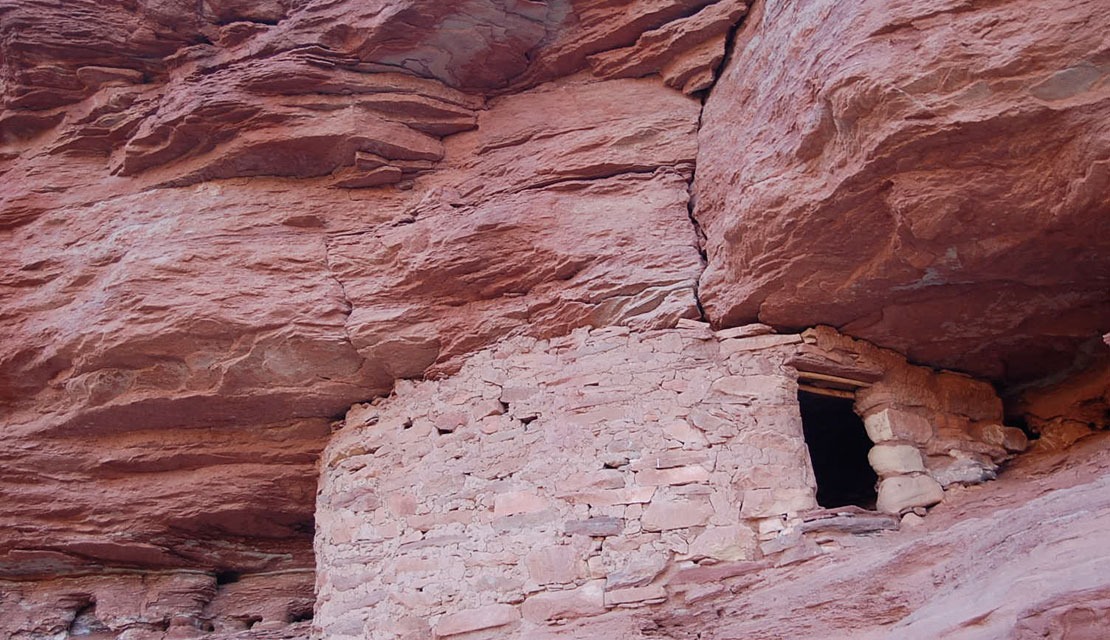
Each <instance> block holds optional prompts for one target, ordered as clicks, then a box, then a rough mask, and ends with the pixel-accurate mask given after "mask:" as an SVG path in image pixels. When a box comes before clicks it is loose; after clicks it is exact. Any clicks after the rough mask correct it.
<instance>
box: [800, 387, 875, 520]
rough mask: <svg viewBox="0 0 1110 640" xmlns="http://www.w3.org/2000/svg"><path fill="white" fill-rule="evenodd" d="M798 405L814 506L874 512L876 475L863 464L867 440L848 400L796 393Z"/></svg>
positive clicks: (869, 442) (866, 462) (864, 431)
mask: <svg viewBox="0 0 1110 640" xmlns="http://www.w3.org/2000/svg"><path fill="white" fill-rule="evenodd" d="M798 404H799V405H800V406H801V409H802V431H803V433H804V434H805V438H806V446H808V447H809V458H810V460H812V461H813V475H814V476H816V478H817V504H819V505H821V506H822V507H825V508H826V509H831V508H834V507H843V506H847V505H856V506H859V507H863V508H864V509H874V508H875V498H876V494H875V483H876V482H877V481H878V476H876V475H875V470H874V469H872V468H871V463H870V462H868V461H867V452H868V451H870V450H871V439H870V438H868V437H867V431H866V430H865V429H864V428H863V420H861V419H860V417H859V416H857V415H856V412H855V411H853V410H852V400H851V399H850V398H838V397H833V396H827V395H823V394H817V393H810V392H808V391H799V392H798Z"/></svg>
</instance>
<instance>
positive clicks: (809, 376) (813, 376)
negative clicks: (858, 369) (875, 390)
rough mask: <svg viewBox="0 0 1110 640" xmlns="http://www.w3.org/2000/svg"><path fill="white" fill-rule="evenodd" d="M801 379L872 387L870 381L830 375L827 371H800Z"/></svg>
mask: <svg viewBox="0 0 1110 640" xmlns="http://www.w3.org/2000/svg"><path fill="white" fill-rule="evenodd" d="M798 379H799V380H821V381H824V382H835V383H837V384H844V385H849V386H852V387H870V386H871V383H870V382H862V381H860V380H852V379H851V378H842V377H840V376H830V375H829V374H827V373H814V372H812V371H799V372H798Z"/></svg>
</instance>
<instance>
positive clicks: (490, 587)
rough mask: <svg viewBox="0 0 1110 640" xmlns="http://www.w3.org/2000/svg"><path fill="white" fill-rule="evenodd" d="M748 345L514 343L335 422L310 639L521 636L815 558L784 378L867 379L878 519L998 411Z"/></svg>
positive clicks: (935, 486)
mask: <svg viewBox="0 0 1110 640" xmlns="http://www.w3.org/2000/svg"><path fill="white" fill-rule="evenodd" d="M753 333H763V330H761V329H759V328H756V329H754V330H750V331H745V330H728V331H723V332H719V333H717V334H714V333H713V332H711V331H709V329H708V327H707V326H701V325H699V324H698V323H693V322H689V321H685V322H683V323H682V324H681V326H680V328H678V329H675V330H665V331H652V332H642V333H640V332H630V331H629V330H627V329H623V328H606V329H597V330H592V331H591V330H579V331H576V332H574V333H573V334H571V335H569V336H566V337H563V338H558V339H552V340H542V341H536V340H532V339H523V338H516V339H511V340H508V341H505V342H502V343H501V344H500V345H498V346H497V347H495V348H492V349H490V350H486V351H482V352H480V353H478V354H476V355H475V356H473V357H472V358H470V359H469V360H468V362H467V363H466V364H465V365H464V366H463V367H462V369H461V370H460V371H459V373H458V374H456V375H454V376H451V377H449V378H446V379H442V380H430V381H423V382H415V383H414V382H409V381H400V382H399V383H398V385H397V387H396V390H395V392H394V394H393V395H392V396H390V397H389V398H386V399H383V400H380V401H377V402H375V403H371V404H363V405H356V406H354V407H352V409H351V411H350V412H349V413H348V414H347V418H346V423H345V426H344V427H343V428H342V429H341V430H340V431H339V432H338V433H336V434H335V435H334V437H333V439H332V441H331V443H330V445H329V446H328V448H327V449H326V451H325V453H324V456H323V458H322V460H321V484H320V490H319V496H318V501H317V514H316V517H317V535H316V554H317V568H318V570H317V597H318V600H317V612H316V625H317V629H318V631H319V632H320V633H321V634H322V636H323V637H327V638H334V639H336V640H342V639H344V638H373V639H379V638H380V639H386V638H427V637H455V636H459V637H466V638H478V637H491V638H493V637H497V638H514V637H529V634H530V633H536V632H537V630H538V629H539V628H544V627H547V626H548V625H552V624H559V623H560V621H564V620H568V619H574V618H582V617H589V616H596V615H602V614H605V613H606V612H607V611H610V610H613V609H626V608H635V607H650V606H675V605H676V603H677V604H680V603H682V602H685V601H689V600H692V599H697V598H702V597H705V596H706V594H707V593H710V592H712V591H713V589H714V588H716V587H715V586H714V583H715V581H716V580H717V579H718V578H720V577H722V576H729V575H736V574H738V573H743V572H747V571H752V570H756V569H758V568H760V567H763V566H767V565H768V564H784V563H792V562H798V561H804V560H806V559H809V558H811V557H814V556H817V555H820V554H821V553H823V552H824V550H825V549H827V548H830V544H831V543H830V538H829V536H828V535H824V536H822V537H821V538H819V539H817V538H815V537H806V536H805V535H803V534H804V533H807V532H810V531H813V530H815V529H816V528H819V526H818V525H814V524H813V522H814V518H816V517H827V516H829V515H831V514H830V513H829V512H827V511H826V512H822V511H821V510H820V509H818V508H817V504H816V502H815V498H814V496H815V483H814V478H813V473H812V470H811V466H810V462H809V455H808V451H807V449H806V444H805V441H804V438H803V434H802V425H801V416H800V412H799V408H798V401H797V392H798V383H797V376H798V371H797V368H808V369H810V370H813V369H815V368H817V369H819V368H821V367H822V366H825V367H826V368H828V367H833V369H835V367H836V366H840V367H841V369H840V370H838V371H840V372H841V373H844V372H845V371H847V372H848V373H851V371H852V368H853V367H855V368H856V369H860V370H864V369H866V370H867V371H870V372H872V373H871V377H872V378H873V380H872V381H871V382H869V383H868V386H865V387H863V388H861V389H860V390H859V392H857V393H856V405H857V410H859V411H860V413H861V415H863V416H864V418H865V424H866V426H867V429H868V432H869V434H870V435H871V436H872V437H873V438H874V439H876V440H877V441H879V442H881V443H882V445H881V447H876V449H875V451H876V452H878V453H873V457H872V463H873V465H874V466H876V468H878V469H879V471H880V475H881V476H882V478H883V480H882V485H881V487H880V506H881V507H884V508H885V510H887V511H890V512H892V513H895V514H897V513H899V512H900V511H904V510H907V509H910V508H913V507H915V506H919V505H920V506H926V505H930V504H935V503H936V502H938V501H940V500H941V499H942V497H943V492H942V491H941V483H940V482H938V481H937V480H936V479H934V473H933V471H932V470H931V469H932V468H931V467H929V466H928V465H929V464H930V462H929V460H930V458H931V457H935V456H932V453H931V452H933V451H934V449H931V448H930V447H934V448H936V447H940V449H944V447H949V449H952V450H953V451H956V450H957V449H958V450H959V451H960V452H961V453H960V455H962V451H963V449H960V447H964V445H963V444H960V443H965V442H966V443H975V442H978V441H977V440H975V439H974V438H973V437H972V436H971V435H968V434H966V433H962V434H960V436H961V437H956V436H955V435H953V434H951V433H949V430H950V429H956V428H959V427H961V426H966V425H971V424H973V420H972V417H974V419H975V420H978V421H982V420H990V419H993V418H994V417H995V416H994V411H995V409H994V407H995V406H996V405H998V399H997V397H996V396H995V395H994V393H993V390H991V389H990V386H989V385H985V384H984V383H978V382H975V381H973V380H971V379H969V378H966V377H964V376H955V377H953V378H952V379H951V380H948V379H947V378H944V376H947V375H950V374H936V373H935V372H932V371H931V370H928V369H922V368H919V367H911V366H910V365H908V364H906V363H905V360H904V359H901V360H899V359H898V357H897V356H894V355H893V354H890V353H889V352H882V351H880V350H877V349H874V348H873V347H870V346H869V345H864V344H862V343H857V342H855V341H852V340H849V339H846V338H843V337H842V336H839V335H838V334H835V332H831V330H830V331H826V330H818V331H816V332H814V331H811V332H807V333H806V334H805V335H804V337H803V336H798V335H792V336H779V335H771V334H764V335H752V334H753ZM872 351H873V352H872ZM800 353H805V354H808V358H803V359H806V360H807V363H806V364H800V360H799V354H800ZM822 363H823V364H822ZM838 363H839V364H838ZM803 375H804V374H803ZM951 375H953V376H954V374H951ZM957 378H958V380H957ZM998 417H1000V416H998ZM965 419H966V420H965ZM965 422H966V425H965ZM974 424H978V422H974ZM949 440H951V442H949ZM964 448H965V449H968V450H971V451H972V452H974V451H973V450H974V449H975V446H972V445H971V444H968V445H967V446H966V447H964ZM938 451H939V449H938ZM943 456H948V457H952V459H956V458H955V457H953V456H955V454H951V452H949V451H947V450H945V452H944V453H943ZM943 456H942V457H943ZM988 457H989V456H988ZM815 514H820V515H815ZM886 518H888V520H889V522H891V523H893V524H891V525H890V526H897V521H896V520H895V519H892V518H889V517H886ZM885 522H886V521H883V522H880V524H879V525H875V526H877V527H878V528H883V527H886V526H887V525H886V524H885ZM857 524H858V523H857ZM856 528H857V529H858V528H859V527H858V526H857V527H856ZM848 529H851V527H848ZM818 542H820V543H821V544H818ZM832 546H835V545H832ZM663 603H669V604H668V605H664V604H663Z"/></svg>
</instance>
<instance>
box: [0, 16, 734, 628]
mask: <svg viewBox="0 0 1110 640" xmlns="http://www.w3.org/2000/svg"><path fill="white" fill-rule="evenodd" d="M721 6H722V7H727V8H726V9H725V10H724V12H723V13H722V12H721V11H720V10H718V9H717V8H716V5H715V4H714V3H713V2H709V1H706V0H701V1H698V2H690V1H688V0H687V1H684V0H664V1H661V2H659V1H652V2H623V3H621V2H618V3H613V2H575V3H564V2H560V3H552V4H550V5H546V4H543V3H534V2H519V1H516V0H508V1H505V0H459V1H454V2H440V3H427V2H415V1H406V2H401V3H397V2H372V3H364V2H353V1H342V2H325V1H322V0H314V1H305V0H268V1H265V2H241V1H238V0H205V2H199V3H163V2H152V1H146V0H141V1H139V2H131V1H126V2H124V1H120V2H107V3H104V2H66V3H60V2H52V1H48V0H29V1H23V0H18V1H15V0H13V1H12V2H8V3H6V4H3V5H0V35H2V36H3V37H2V38H0V78H2V83H3V84H2V87H3V90H2V92H0V176H2V180H3V186H2V188H0V233H2V234H3V239H2V240H0V242H3V248H4V250H3V257H2V258H0V274H2V276H0V287H3V299H4V305H3V307H2V309H0V320H2V321H3V328H2V329H0V404H2V407H3V416H2V419H3V433H4V436H5V442H6V443H7V445H8V446H7V447H6V448H5V453H4V454H0V462H3V471H0V501H2V503H3V505H4V506H5V507H8V508H6V509H4V510H3V511H2V514H0V523H2V525H3V529H4V531H3V533H0V578H2V579H4V580H14V581H15V582H12V583H5V585H8V584H11V585H15V586H12V587H10V588H9V587H8V586H5V589H4V591H5V594H9V593H10V594H13V595H11V596H8V595H5V598H6V599H4V600H3V602H2V603H0V606H2V607H4V611H24V610H28V609H27V608H28V607H30V608H31V610H34V611H37V612H46V611H50V612H52V613H50V614H49V615H47V614H45V613H42V614H41V615H40V614H39V613H36V614H34V615H32V616H31V617H30V618H26V617H13V616H14V614H12V616H9V615H7V614H5V617H7V618H8V619H10V620H12V621H13V622H11V623H10V624H8V626H5V627H0V628H3V629H4V632H5V633H8V634H15V635H16V637H38V636H36V635H35V634H56V633H61V632H65V631H66V630H67V629H68V628H69V626H68V625H72V624H77V625H78V627H81V625H85V624H86V623H85V622H79V623H75V622H74V620H75V619H76V618H81V616H82V615H84V616H85V617H86V618H87V617H89V616H92V614H88V615H86V614H82V612H83V611H85V610H86V609H88V607H91V606H93V605H94V604H96V605H97V609H96V612H97V613H96V614H95V616H92V617H94V618H96V619H97V620H99V622H98V623H97V624H101V625H103V626H105V628H106V629H110V630H111V633H113V634H118V633H124V632H125V631H126V632H127V633H133V634H139V635H141V633H151V634H156V637H161V635H159V634H162V633H170V635H173V636H174V637H177V636H178V635H180V634H184V633H186V630H188V629H192V631H189V633H197V632H202V631H204V630H205V629H206V628H207V626H212V627H213V628H214V629H215V631H216V632H221V630H226V629H234V628H236V626H237V625H239V626H240V627H241V628H245V626H244V625H247V626H249V625H248V623H251V621H252V620H254V617H257V616H256V614H257V615H258V616H261V620H260V622H261V623H264V624H272V625H280V624H286V623H289V622H290V621H291V620H293V619H296V618H297V616H299V615H301V613H303V612H301V613H298V611H299V609H298V607H300V608H301V609H303V607H302V606H301V605H300V604H298V603H299V602H301V600H302V599H303V594H300V595H297V594H294V595H290V594H289V593H288V590H285V589H277V588H275V589H268V588H260V589H255V590H254V591H251V592H250V593H251V594H252V595H250V596H249V597H246V596H244V598H246V600H245V602H246V604H244V605H242V606H239V605H236V607H238V608H235V609H234V610H232V609H229V608H228V606H225V605H224V604H220V603H224V602H226V600H227V597H225V596H226V594H225V592H226V591H227V590H228V589H230V588H231V587H230V586H225V585H223V584H216V585H215V587H213V582H214V581H216V582H218V581H217V580H216V577H217V576H221V575H236V576H242V580H241V581H240V582H236V583H234V584H246V583H248V582H249V581H251V580H254V581H255V583H261V584H269V583H268V582H267V580H269V578H267V576H272V575H286V573H287V572H293V573H292V574H289V575H293V574H296V575H300V576H302V578H301V579H299V580H300V582H299V583H298V584H300V585H303V584H304V583H305V582H304V580H303V575H304V572H305V571H306V570H309V569H311V567H312V565H313V558H312V546H311V545H312V533H313V516H312V508H313V494H314V487H315V483H316V478H315V476H316V472H315V467H314V465H315V459H316V456H317V455H318V452H319V451H320V449H321V448H322V447H323V446H324V444H325V442H326V440H327V438H328V436H329V431H330V429H329V421H330V420H331V419H332V418H334V417H336V416H339V415H342V414H343V413H344V412H345V411H346V410H347V408H348V407H350V405H351V404H352V403H355V402H359V401H364V400H368V399H370V398H373V397H375V396H378V395H381V394H383V393H387V392H388V391H389V390H390V388H391V387H392V385H393V382H394V379H395V378H397V377H408V376H420V375H423V374H424V373H425V372H430V373H432V374H435V375H439V374H442V373H446V372H450V371H451V370H453V368H455V367H457V366H458V360H459V358H460V356H463V355H466V354H467V353H469V352H471V351H473V350H475V349H478V348H481V347H483V346H485V345H487V344H489V343H490V342H492V341H496V340H498V339H500V338H502V337H504V336H507V335H515V334H530V335H537V336H547V335H559V334H562V333H565V332H567V331H569V330H571V329H573V328H575V327H579V326H584V325H597V326H600V325H607V324H623V325H627V326H629V327H634V328H637V329H650V328H659V327H664V326H672V325H673V324H674V323H675V322H676V321H677V320H678V319H679V318H683V317H686V318H690V317H696V316H697V315H698V313H699V312H698V309H697V303H696V298H695V291H696V284H697V278H698V275H699V273H700V270H701V258H700V256H699V253H698V249H697V236H696V233H695V230H694V227H693V226H692V225H691V224H690V222H689V219H688V200H689V195H688V183H689V181H690V179H691V177H692V173H693V162H694V159H695V156H696V152H697V146H696V132H697V126H698V118H699V115H700V108H701V105H700V102H699V101H698V100H697V99H696V98H691V97H687V96H685V95H683V94H682V93H681V92H676V91H674V90H672V89H670V88H668V87H666V86H665V85H664V84H663V83H661V82H660V78H658V77H651V78H643V77H642V76H652V75H658V72H660V71H663V69H664V67H665V66H667V65H671V66H674V65H681V66H682V68H683V69H684V71H683V73H686V74H687V75H689V76H690V77H691V78H692V77H694V76H697V77H698V78H700V80H699V82H700V83H701V84H702V85H704V84H705V83H706V79H707V78H709V79H711V77H712V74H713V71H714V69H715V67H716V65H717V64H718V63H719V61H720V58H721V57H722V56H723V51H724V44H723V40H722V38H721V34H722V30H726V29H727V25H726V24H725V21H727V20H728V19H734V20H738V19H739V18H740V15H741V14H742V13H743V6H742V5H740V4H737V3H731V2H730V3H722V5H721ZM697 16H702V18H698V17H697ZM706 16H709V17H710V18H712V19H711V20H709V21H708V22H706V20H704V19H703V18H705V17H706ZM722 16H723V17H722ZM671 23H675V24H674V26H673V27H668V25H669V24H671ZM656 31H658V32H659V33H662V34H670V35H669V36H668V37H671V38H674V39H675V40H673V42H674V46H673V47H671V48H672V49H673V50H671V51H662V50H660V48H659V46H658V45H657V46H656V47H655V48H654V49H651V50H650V51H649V52H648V53H650V56H649V57H650V58H651V60H650V63H649V64H648V65H647V66H646V67H644V68H642V69H639V70H637V71H636V72H635V73H618V74H612V73H601V74H599V75H593V74H592V73H591V72H590V64H589V61H588V60H587V56H590V55H593V54H598V53H602V52H604V51H607V50H611V49H619V48H624V47H634V46H636V45H637V43H638V42H641V41H643V42H644V43H651V42H654V41H655V38H656V36H653V35H651V34H653V33H655V32H656ZM668 42H671V41H668ZM704 43H708V44H704ZM703 44H704V46H703ZM664 45H665V46H664V48H667V47H668V46H670V45H666V43H664ZM699 47H701V48H699ZM703 49H704V51H703ZM706 51H708V52H709V53H706ZM687 52H691V55H690V56H687ZM694 53H696V54H697V55H693V54H694ZM637 55H639V54H637ZM667 68H670V67H667ZM579 72H581V73H579ZM575 74H577V75H575ZM571 76H573V77H571ZM668 77H669V76H668ZM675 82H676V81H671V84H672V85H673V84H675ZM676 86H677V85H676ZM701 88H704V87H701ZM694 90H695V89H693V88H691V89H690V91H694ZM614 96H620V99H619V100H616V101H614ZM150 571H157V572H161V573H159V575H164V576H166V580H169V581H171V582H172V581H174V580H184V583H183V585H184V586H175V587H173V589H174V590H175V593H179V594H183V595H181V598H179V599H175V600H171V601H168V602H163V600H164V599H163V598H162V597H161V596H158V595H152V596H150V597H151V598H152V599H153V600H152V601H158V602H162V603H163V604H164V606H162V605H159V606H158V607H152V606H148V604H149V603H147V601H146V600H144V599H143V597H139V596H136V598H135V599H134V600H133V601H132V602H130V603H129V604H127V606H126V607H124V606H123V605H120V606H121V607H122V609H121V608H118V607H116V608H113V607H115V605H112V607H109V605H108V604H107V603H108V602H109V601H115V600H114V599H118V598H119V597H121V596H120V595H119V594H121V593H124V592H126V591H127V590H133V589H134V587H133V581H134V580H142V579H143V578H142V577H141V576H144V575H147V574H146V573H144V572H150ZM89 574H93V575H98V576H99V575H108V574H111V575H113V576H116V577H115V578H110V579H105V580H99V579H98V580H93V581H92V582H89V581H85V582H81V580H82V579H83V578H80V576H85V575H89ZM74 580H76V581H77V582H73V581H74ZM259 581H260V582H259ZM309 582H311V580H309ZM229 584H230V583H229ZM36 585H39V586H36ZM298 588H300V587H298ZM113 594H115V595H113ZM259 611H262V613H259ZM167 616H169V618H167ZM174 616H177V617H178V618H180V620H181V621H180V624H178V623H173V622H172V620H171V618H174ZM82 619H83V618H82ZM174 619H176V618H174ZM244 621H246V622H244ZM89 624H92V623H91V622H90V623H89ZM167 625H168V626H167ZM175 625H176V626H175ZM86 626H87V625H86ZM169 627H173V629H176V630H172V631H167V629H169ZM81 628H83V627H81ZM97 629H98V630H99V627H97ZM140 631H141V633H140ZM253 631H258V629H254V628H252V632H253ZM98 632H99V631H98ZM105 633H107V631H105ZM175 634H176V635H175ZM113 637H114V636H113ZM136 637H138V636H136Z"/></svg>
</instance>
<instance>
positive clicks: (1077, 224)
mask: <svg viewBox="0 0 1110 640" xmlns="http://www.w3.org/2000/svg"><path fill="white" fill-rule="evenodd" d="M759 6H760V9H759V12H758V13H757V14H753V15H752V16H751V17H749V18H748V19H747V20H745V22H744V26H743V27H742V28H741V29H740V31H739V32H738V33H737V38H736V42H735V44H734V46H733V50H732V53H731V58H730V61H729V63H728V67H727V69H725V70H724V71H723V73H722V77H721V79H720V81H719V82H718V83H717V85H716V87H715V88H714V90H713V92H712V95H711V96H710V98H709V99H708V101H707V103H706V108H705V113H704V114H703V117H702V122H703V126H702V128H701V130H700V132H699V150H698V171H697V179H696V194H697V199H698V201H697V208H696V217H697V219H698V220H699V222H701V224H702V227H703V229H704V231H705V233H706V236H707V239H708V240H707V243H706V250H707V253H708V258H709V265H708V268H707V270H706V273H705V275H704V276H703V277H702V287H701V296H702V302H703V304H704V305H705V308H706V311H707V313H708V314H709V316H710V318H711V319H712V320H713V321H714V322H716V323H718V324H721V325H724V326H731V325H735V324H742V323H744V322H748V321H751V320H753V319H756V318H758V319H759V320H761V321H763V322H766V323H769V324H773V325H778V326H781V327H804V326H808V325H812V324H815V323H827V324H832V325H835V326H837V327H838V328H840V329H841V330H842V331H845V332H846V333H850V334H852V335H855V336H859V337H863V338H866V339H868V340H871V341H873V342H875V343H878V344H880V345H883V346H887V347H893V348H895V349H897V350H899V351H901V352H903V353H905V354H906V355H908V356H909V357H910V359H911V360H914V361H917V362H926V363H930V364H933V365H937V366H943V367H947V368H954V369H959V370H963V371H967V372H971V373H974V374H976V375H980V376H987V377H990V378H993V379H997V380H1006V379H1008V380H1016V379H1029V378H1037V377H1040V376H1041V375H1043V373H1044V372H1045V371H1046V370H1050V369H1053V368H1058V367H1063V366H1067V365H1068V364H1070V363H1071V360H1072V357H1073V355H1074V353H1075V352H1076V350H1077V348H1078V346H1079V344H1081V343H1082V342H1083V341H1085V340H1087V339H1089V338H1091V337H1093V336H1095V335H1098V334H1101V333H1104V332H1105V331H1106V330H1107V328H1108V326H1110V307H1108V306H1107V304H1108V302H1107V300H1108V298H1107V295H1106V293H1107V291H1110V280H1108V278H1110V262H1108V260H1107V256H1110V252H1108V251H1107V248H1108V247H1107V243H1108V242H1110V227H1108V226H1107V225H1108V224H1110V209H1108V208H1107V206H1108V205H1107V202H1108V201H1107V198H1106V196H1105V194H1106V191H1107V188H1108V186H1110V173H1108V170H1107V167H1108V166H1110V164H1108V163H1110V83H1108V82H1107V73H1108V72H1110V66H1108V65H1110V49H1108V43H1107V41H1106V38H1105V34H1106V32H1107V31H1108V30H1110V14H1107V12H1106V11H1105V6H1104V5H1103V3H1101V2H1097V1H1089V2H1073V3H1067V4H1066V5H1060V6H1055V5H1048V4H1045V3H1039V2H1026V1H1022V0H1013V1H1007V2H996V3H973V2H964V1H961V0H944V1H941V2H931V3H922V2H913V1H900V2H885V1H876V2H864V3H859V2H856V3H842V2H833V1H828V2H815V3H814V2H810V3H804V4H799V3H794V4H789V3H765V4H761V5H759Z"/></svg>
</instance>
